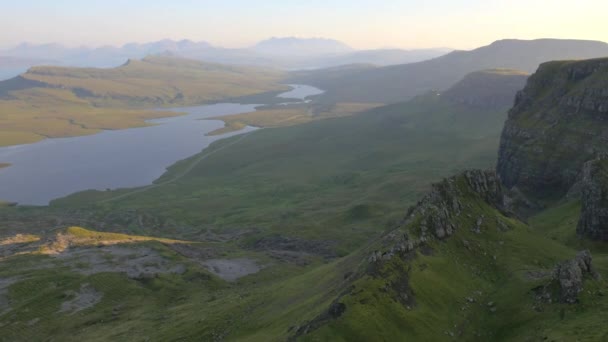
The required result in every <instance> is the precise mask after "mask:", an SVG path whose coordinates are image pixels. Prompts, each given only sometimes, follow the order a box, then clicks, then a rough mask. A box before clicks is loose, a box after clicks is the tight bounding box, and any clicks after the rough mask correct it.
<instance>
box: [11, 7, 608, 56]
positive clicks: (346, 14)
mask: <svg viewBox="0 0 608 342" xmlns="http://www.w3.org/2000/svg"><path fill="white" fill-rule="evenodd" d="M0 9H1V12H0V47H11V46H14V45H17V44H19V43H21V42H30V43H51V42H53V43H62V44H65V45H68V46H81V45H86V46H100V45H122V44H125V43H128V42H149V41H155V40H160V39H165V38H169V39H175V40H180V39H191V40H194V41H207V42H210V43H212V44H214V45H217V46H223V47H231V48H235V47H246V46H250V45H253V44H255V43H256V42H257V41H259V40H262V39H266V38H269V37H273V36H277V37H284V36H295V37H301V38H308V37H324V38H333V39H337V40H340V41H343V42H345V43H347V44H348V45H350V46H352V47H354V48H358V49H369V48H384V47H396V48H430V47H449V48H457V49H470V48H475V47H478V46H482V45H486V44H488V43H491V42H492V41H495V40H498V39H504V38H519V39H534V38H574V39H592V40H602V41H608V20H606V13H608V1H606V0H577V1H572V0H508V1H507V0H451V1H450V0H434V1H432V0H424V1H422V0H415V1H412V0H255V1H254V0H209V1H208V0H198V1H196V0H170V1H169V0H166V1H160V0H145V1H144V0H103V1H87V0H47V1H43V0H0Z"/></svg>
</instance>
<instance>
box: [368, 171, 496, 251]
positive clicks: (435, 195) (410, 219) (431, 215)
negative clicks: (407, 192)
mask: <svg viewBox="0 0 608 342" xmlns="http://www.w3.org/2000/svg"><path fill="white" fill-rule="evenodd" d="M467 195H473V196H477V197H478V198H480V199H482V200H484V201H485V202H487V203H488V204H491V205H493V206H495V207H496V208H503V197H504V196H503V191H502V185H501V183H500V180H499V179H498V177H497V176H496V173H495V172H494V171H482V170H469V171H465V172H463V173H462V174H460V175H458V176H454V177H451V178H448V179H444V180H443V181H441V182H439V183H437V184H433V186H432V189H431V191H430V192H429V193H428V194H427V195H426V196H424V197H423V198H422V200H420V201H419V202H418V204H416V205H415V206H413V207H411V208H410V209H409V210H408V213H407V215H406V217H405V219H404V221H403V224H401V225H400V227H399V228H397V229H395V230H393V231H392V232H390V233H389V234H387V235H386V236H385V237H384V238H383V241H382V244H383V248H382V249H379V250H376V251H374V252H373V253H372V254H371V255H370V257H369V261H370V262H372V263H373V262H379V261H382V260H389V259H391V258H392V257H393V256H395V255H403V254H406V253H408V252H410V251H413V250H414V249H416V248H418V247H420V246H423V245H424V244H425V243H426V242H427V241H428V240H429V239H439V240H443V239H446V238H448V237H450V236H451V235H452V234H454V232H455V231H456V230H457V229H459V228H460V227H459V226H458V221H459V220H458V217H459V216H460V215H461V213H462V211H463V207H464V204H463V203H462V199H463V198H465V197H466V196H467ZM476 220H477V222H479V223H478V224H477V226H481V223H483V218H482V217H480V218H477V219H476Z"/></svg>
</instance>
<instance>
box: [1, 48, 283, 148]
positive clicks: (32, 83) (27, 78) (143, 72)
mask: <svg viewBox="0 0 608 342" xmlns="http://www.w3.org/2000/svg"><path fill="white" fill-rule="evenodd" d="M281 75H282V74H281V72H279V71H276V70H271V69H262V68H250V67H234V66H226V65H220V64H212V63H203V62H199V61H193V60H187V59H181V58H175V57H165V56H151V57H146V58H144V59H142V60H130V61H129V62H127V63H125V64H124V65H122V66H120V67H117V68H110V69H101V68H68V67H52V66H37V67H32V68H31V69H30V70H28V71H27V72H26V73H24V74H22V75H20V76H18V77H16V78H14V79H11V80H7V81H3V82H0V120H2V122H3V124H2V126H0V146H5V145H16V144H24V143H30V142H34V141H38V140H41V139H44V138H56V137H68V136H77V135H86V134H93V133H97V132H99V131H100V130H102V129H121V128H130V127H140V126H145V125H146V123H145V120H146V119H152V118H158V117H162V116H170V115H177V113H170V112H161V111H157V110H153V109H156V108H158V107H178V106H185V105H199V104H204V103H209V102H215V101H220V100H227V99H229V98H234V97H240V96H246V95H254V94H259V93H267V92H278V91H282V90H286V89H287V87H286V86H283V85H280V84H279V82H280V80H281V77H282V76H281Z"/></svg>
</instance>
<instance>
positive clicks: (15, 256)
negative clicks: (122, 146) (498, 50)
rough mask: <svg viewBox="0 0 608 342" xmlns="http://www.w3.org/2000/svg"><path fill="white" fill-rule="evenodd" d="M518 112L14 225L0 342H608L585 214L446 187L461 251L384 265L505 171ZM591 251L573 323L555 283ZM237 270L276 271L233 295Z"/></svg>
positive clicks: (378, 134) (384, 130) (378, 138)
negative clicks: (561, 270) (396, 249)
mask: <svg viewBox="0 0 608 342" xmlns="http://www.w3.org/2000/svg"><path fill="white" fill-rule="evenodd" d="M506 109H507V108H501V109H493V110H489V109H479V108H472V107H470V106H467V105H466V104H456V103H454V102H452V101H449V100H447V99H446V98H444V97H443V96H438V95H437V94H434V93H430V94H428V95H425V96H421V97H418V98H416V99H414V100H412V101H410V102H408V103H400V104H395V105H391V106H386V107H381V108H376V109H372V110H370V111H368V112H365V113H361V114H356V115H353V116H349V117H342V118H334V119H327V120H321V121H314V122H309V123H305V124H301V125H296V126H291V127H280V128H273V129H264V130H259V131H255V132H252V133H249V134H247V135H242V136H238V137H233V138H230V139H226V140H222V141H218V142H216V143H214V144H213V145H212V146H211V147H210V148H209V149H207V150H205V151H203V152H201V153H200V154H198V155H196V156H193V157H191V158H188V159H186V160H183V161H181V162H178V163H177V164H175V165H174V166H172V167H171V168H170V169H169V170H168V172H167V173H166V174H165V175H163V176H162V177H161V178H160V179H159V180H157V181H156V183H155V184H153V185H151V186H147V187H142V188H136V189H122V190H116V191H86V192H81V193H77V194H74V195H72V196H68V197H66V198H63V199H60V200H56V201H54V202H53V203H52V204H51V206H49V207H41V208H36V207H10V208H2V209H0V234H1V235H0V236H3V237H5V238H3V239H2V240H0V257H1V258H2V262H0V279H1V280H0V333H1V336H2V338H4V339H7V340H41V339H46V338H49V337H50V336H52V337H53V338H54V339H56V340H62V341H63V340H65V341H77V340H90V341H108V340H112V341H132V340H158V341H167V340H170V341H172V340H205V341H207V340H209V341H214V340H238V341H284V340H303V341H387V340H388V341H392V340H414V341H454V340H463V341H496V340H498V341H501V340H506V341H542V340H549V341H577V340H578V341H604V340H606V339H607V338H608V331H606V328H605V322H604V313H605V311H606V310H607V309H608V297H606V296H605V291H606V290H608V288H607V284H606V282H605V281H604V280H602V279H606V277H608V250H607V249H606V248H605V247H604V246H602V245H601V244H596V243H590V242H588V241H585V240H581V239H577V238H576V237H575V227H576V222H577V219H578V214H579V211H580V204H579V203H578V202H566V203H560V204H559V205H558V206H557V207H552V208H549V209H547V210H545V211H544V212H541V213H539V214H538V215H537V216H534V217H531V218H529V219H528V222H527V223H526V222H523V221H521V220H519V219H517V218H516V217H514V216H513V215H507V214H505V213H504V212H503V211H500V210H498V209H497V207H496V206H494V205H492V204H490V203H489V201H488V200H487V198H485V197H483V196H482V195H480V194H479V193H478V192H476V191H473V190H472V186H471V185H470V184H469V183H467V181H465V179H464V178H463V176H457V177H455V178H453V179H452V180H449V181H444V182H443V183H442V184H449V185H450V186H452V187H453V191H452V194H453V195H454V196H457V199H458V200H459V205H458V207H459V208H460V209H459V210H460V213H459V215H458V216H457V217H456V219H455V221H454V222H453V223H455V224H456V225H457V226H458V229H456V230H455V232H454V234H453V235H452V236H451V237H449V238H446V239H435V238H431V239H430V240H428V242H427V243H426V244H425V246H424V247H423V248H418V249H415V250H413V251H412V252H410V253H409V254H406V257H404V258H397V257H395V258H392V259H389V260H385V261H383V262H381V263H372V262H371V261H370V256H371V255H374V254H373V252H374V251H376V250H383V249H386V248H388V247H390V244H392V243H393V242H392V241H393V240H391V239H398V238H400V237H402V236H404V233H405V232H410V233H413V234H412V235H416V234H418V233H419V232H421V231H422V226H423V225H424V224H422V218H420V217H418V216H415V217H414V218H415V219H414V220H407V221H406V220H404V218H405V217H408V218H410V217H411V216H410V214H409V213H412V212H413V213H417V212H416V211H409V210H407V207H408V206H409V205H412V204H415V203H416V201H417V200H420V198H421V197H422V195H423V194H424V193H427V192H428V191H429V189H430V188H431V187H430V183H431V182H435V181H439V180H440V179H442V178H443V177H448V176H451V175H453V174H457V173H459V172H460V171H462V170H464V169H470V168H482V169H485V168H493V166H494V165H495V164H496V156H497V149H498V143H499V137H500V131H501V128H502V124H503V122H504V119H505V117H506ZM436 193H439V195H438V196H442V195H445V194H444V193H443V192H441V191H439V192H436ZM420 203H421V204H420V205H425V203H426V202H424V201H422V202H420ZM450 203H452V202H450ZM436 210H439V209H438V208H434V207H433V206H430V207H429V208H427V210H426V211H424V212H422V214H421V215H423V214H424V213H427V214H428V215H430V216H432V215H433V214H434V213H435V211H436ZM418 213H420V212H418ZM416 215H418V214H416ZM480 219H481V220H480ZM427 223H428V221H427ZM71 226H82V227H87V228H89V229H84V228H75V227H71ZM67 227H71V228H67ZM17 233H19V234H21V235H18V234H17ZM385 233H388V234H385ZM583 248H589V249H590V250H591V252H592V254H593V257H594V261H593V262H594V266H595V268H596V269H597V271H598V272H599V274H600V275H601V276H602V278H601V279H593V278H588V279H585V284H584V289H585V290H584V291H583V292H581V293H579V294H578V297H579V302H578V303H577V304H575V305H567V304H561V303H559V302H557V301H549V300H547V298H546V297H544V296H543V293H544V292H543V291H554V290H555V289H554V287H552V286H553V285H554V284H553V283H552V282H551V273H552V271H553V269H554V267H555V265H556V264H557V263H559V262H562V261H564V260H567V259H570V258H572V257H573V256H574V255H575V254H576V252H577V251H578V250H580V249H583ZM209 260H214V261H218V262H219V263H214V264H212V265H211V266H210V265H209V264H208V261H209ZM236 260H241V261H242V260H247V261H249V262H255V263H256V265H259V266H260V268H261V269H260V270H259V272H255V273H251V274H249V275H246V276H243V277H241V278H239V279H237V280H236V281H230V280H226V278H225V274H224V273H223V272H227V271H226V270H225V269H222V268H221V262H230V261H232V262H234V261H236ZM339 304H343V305H344V306H342V307H341V306H340V305H339Z"/></svg>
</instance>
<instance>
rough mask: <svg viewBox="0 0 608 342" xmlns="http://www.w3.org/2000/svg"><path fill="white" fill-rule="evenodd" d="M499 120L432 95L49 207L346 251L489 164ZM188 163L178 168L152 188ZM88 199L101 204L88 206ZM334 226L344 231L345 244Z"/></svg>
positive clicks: (252, 140) (238, 147)
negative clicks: (431, 190) (140, 187)
mask: <svg viewBox="0 0 608 342" xmlns="http://www.w3.org/2000/svg"><path fill="white" fill-rule="evenodd" d="M503 120H504V113H500V112H494V113H488V112H480V111H474V110H473V111H471V110H469V109H467V108H464V107H462V108H458V107H457V106H453V105H452V104H449V103H444V102H443V101H442V100H440V99H439V98H437V97H435V96H434V95H433V96H429V97H425V98H421V99H418V100H417V101H414V102H411V103H407V104H399V105H395V106H391V107H386V108H381V109H377V110H373V111H371V112H368V113H365V114H361V115H355V116H352V117H348V118H340V119H328V120H323V121H318V122H313V123H309V124H304V125H298V126H294V127H286V128H280V129H266V130H261V131H257V132H254V133H252V134H250V135H249V136H247V137H246V138H245V139H243V140H242V141H241V142H239V143H236V144H234V145H232V146H229V147H227V148H225V149H224V150H222V152H221V153H217V154H213V155H210V156H209V157H208V158H207V159H205V160H204V161H203V162H201V163H199V164H197V165H196V166H195V167H194V168H193V169H192V170H191V171H190V172H189V173H187V174H186V175H185V176H184V177H182V178H181V179H180V180H178V181H176V182H173V183H171V184H167V185H162V186H158V187H156V188H152V189H150V190H148V191H145V192H135V193H133V194H132V195H128V196H126V197H121V198H120V199H118V200H115V201H114V200H112V199H113V198H115V197H117V196H122V195H123V194H126V193H129V192H131V191H132V190H130V189H126V190H118V191H109V192H83V193H79V194H75V195H73V196H69V197H67V198H65V199H62V200H58V201H55V202H54V203H53V207H55V208H61V207H74V206H76V207H82V206H89V205H93V210H95V211H99V212H102V213H109V212H124V211H128V210H130V209H133V208H136V209H137V210H140V211H144V212H149V213H153V215H157V216H159V217H165V218H166V217H170V218H171V219H172V220H176V222H177V223H178V224H181V225H184V226H190V227H196V228H194V229H195V230H199V229H202V227H211V228H213V229H219V230H222V229H230V228H243V227H252V226H253V227H256V228H258V229H261V232H262V234H263V235H268V234H273V233H276V234H282V235H288V236H299V237H303V238H313V237H314V238H317V239H324V240H332V241H337V242H338V244H339V245H340V246H341V247H340V248H339V250H341V251H342V252H346V251H350V250H352V248H353V247H354V246H357V245H359V244H360V243H361V242H363V241H365V240H366V239H367V238H368V236H369V234H370V233H374V232H378V231H381V230H383V229H384V227H385V226H386V224H387V223H388V222H390V221H391V220H397V219H400V216H401V212H402V210H403V208H404V206H407V205H408V204H411V203H413V201H414V200H416V199H417V198H418V197H419V196H420V195H421V194H422V193H424V192H425V191H426V190H427V189H428V185H429V183H430V182H431V181H433V180H437V179H440V178H441V177H445V176H448V175H450V174H453V173H455V172H457V171H459V170H462V169H465V168H470V167H479V168H486V167H491V166H492V165H493V164H494V162H495V158H496V154H495V151H496V148H497V145H498V138H499V133H500V129H499V127H500V125H501V123H502V121H503ZM470 123H473V124H470ZM236 139H241V138H233V139H229V140H226V141H223V142H219V143H217V144H214V145H212V147H211V149H209V150H207V151H205V152H203V154H205V153H210V152H212V151H213V150H214V149H217V148H222V146H223V145H224V144H230V143H232V142H234V140H236ZM370 142H373V143H370ZM198 159H199V156H194V157H192V158H190V159H186V160H184V161H182V162H178V163H177V164H175V165H174V166H172V167H171V168H170V169H169V171H168V173H167V174H165V175H164V176H163V177H161V178H160V179H159V181H158V182H160V183H162V182H163V180H165V179H171V178H172V175H174V174H179V173H180V172H182V171H183V170H185V169H187V168H189V167H190V163H191V161H194V160H198ZM98 201H104V202H103V203H101V204H99V205H97V206H95V205H94V203H95V202H98ZM203 208H204V210H201V209H203ZM100 215H103V214H100ZM177 223H176V224H177ZM335 227H342V228H341V229H335ZM342 229H348V230H349V231H350V233H349V234H348V238H347V239H345V238H344V236H343V233H342V232H343V230H342ZM153 233H158V232H153Z"/></svg>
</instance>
